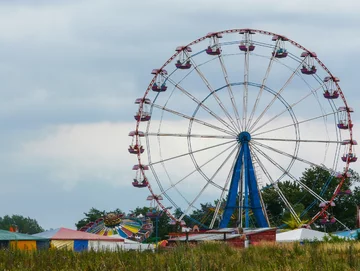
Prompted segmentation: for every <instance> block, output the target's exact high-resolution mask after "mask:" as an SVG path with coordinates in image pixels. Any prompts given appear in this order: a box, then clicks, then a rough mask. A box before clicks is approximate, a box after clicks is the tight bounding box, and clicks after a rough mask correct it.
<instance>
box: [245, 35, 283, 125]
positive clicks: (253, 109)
mask: <svg viewBox="0 0 360 271" xmlns="http://www.w3.org/2000/svg"><path fill="white" fill-rule="evenodd" d="M278 43H279V40H277V41H276V45H275V48H277V44H278ZM274 59H275V56H271V58H270V61H269V65H268V67H267V69H266V73H265V76H264V78H263V80H262V83H261V87H260V90H259V92H258V95H257V97H256V100H255V103H254V107H253V108H252V110H251V113H250V117H249V120H248V122H247V124H246V127H245V130H247V129H248V126H249V125H250V124H251V122H252V119H253V117H254V114H255V111H256V108H257V106H258V104H259V101H260V98H261V95H262V93H263V91H264V87H265V85H266V81H267V79H268V77H269V74H270V71H271V67H272V64H273V63H274Z"/></svg>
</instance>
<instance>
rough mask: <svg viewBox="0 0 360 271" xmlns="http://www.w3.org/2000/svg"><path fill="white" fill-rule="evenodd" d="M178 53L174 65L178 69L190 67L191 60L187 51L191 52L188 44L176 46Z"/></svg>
mask: <svg viewBox="0 0 360 271" xmlns="http://www.w3.org/2000/svg"><path fill="white" fill-rule="evenodd" d="M176 52H178V53H179V59H178V60H177V61H176V63H175V67H176V68H178V69H180V70H187V69H190V68H191V62H190V59H189V56H188V55H187V53H191V52H192V49H191V47H189V46H179V47H177V48H176Z"/></svg>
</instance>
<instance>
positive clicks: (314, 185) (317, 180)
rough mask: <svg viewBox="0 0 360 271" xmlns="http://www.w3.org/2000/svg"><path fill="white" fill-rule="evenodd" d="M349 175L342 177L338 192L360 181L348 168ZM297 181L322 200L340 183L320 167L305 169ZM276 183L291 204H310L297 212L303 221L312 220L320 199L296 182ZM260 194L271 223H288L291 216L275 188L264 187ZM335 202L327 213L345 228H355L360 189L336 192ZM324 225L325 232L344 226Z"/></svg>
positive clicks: (329, 195)
mask: <svg viewBox="0 0 360 271" xmlns="http://www.w3.org/2000/svg"><path fill="white" fill-rule="evenodd" d="M350 174H351V177H350V178H347V179H346V180H345V182H344V184H343V186H342V188H341V191H345V190H348V189H350V188H351V187H353V186H354V185H355V184H356V183H357V182H359V180H360V178H359V174H358V173H356V172H355V171H353V170H350ZM300 181H301V182H303V183H304V184H305V185H306V186H308V187H309V188H310V189H311V190H313V191H314V192H315V193H317V194H318V195H320V196H321V197H322V198H323V199H325V200H328V199H330V198H331V197H332V195H333V193H334V191H335V189H336V187H337V185H338V184H339V179H337V178H335V177H331V174H330V173H329V172H328V171H326V170H324V169H322V168H319V167H311V168H309V169H306V170H305V172H304V173H303V175H302V177H301V178H300ZM278 186H279V189H280V190H281V191H282V192H283V194H284V195H285V197H286V198H287V200H288V201H289V202H290V204H291V205H292V206H296V205H299V204H301V205H302V206H305V208H307V207H309V206H310V207H311V208H309V209H308V210H306V212H302V211H301V212H300V213H301V219H302V220H304V221H306V220H308V219H311V218H312V217H313V216H315V215H316V214H317V212H318V211H319V210H320V208H319V203H320V202H319V201H318V200H316V199H315V198H314V197H313V196H312V195H311V194H310V193H309V192H308V191H306V189H304V188H303V187H302V186H301V185H299V184H298V183H295V182H292V181H285V182H279V183H278ZM324 188H326V189H324ZM262 197H263V199H264V202H266V209H267V211H268V215H269V218H270V220H271V222H272V224H274V225H281V224H282V222H283V221H284V220H285V221H288V222H291V217H289V212H288V211H287V208H286V205H285V204H284V202H283V201H282V200H281V199H280V198H279V196H278V194H277V192H276V190H275V189H274V187H270V188H268V189H264V190H263V191H262ZM334 203H335V205H336V206H335V207H332V208H329V209H328V212H329V213H330V214H332V215H334V216H335V217H336V219H337V220H339V221H341V222H342V223H344V224H345V225H347V226H348V227H350V228H354V227H355V215H356V206H357V205H358V204H359V203H360V189H359V188H358V187H355V188H354V189H353V192H352V194H351V195H338V196H337V197H336V198H335V200H334ZM289 219H290V220H289ZM315 224H316V225H317V226H321V225H320V224H319V222H316V223H315ZM326 227H327V230H328V231H335V230H338V229H343V226H341V225H340V224H339V223H335V224H333V225H327V226H326Z"/></svg>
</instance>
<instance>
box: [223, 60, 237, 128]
mask: <svg viewBox="0 0 360 271" xmlns="http://www.w3.org/2000/svg"><path fill="white" fill-rule="evenodd" d="M219 61H220V65H221V69H222V72H223V75H224V79H225V82H226V85H227V89H228V93H229V96H230V100H231V105H232V108H233V111H234V114H235V117H236V123H237V127H238V129H239V131H240V130H241V128H240V127H241V120H240V115H239V111H238V109H237V105H236V100H235V97H234V94H233V91H232V88H231V84H230V82H229V76H228V73H227V70H226V67H225V62H224V58H223V55H222V54H220V55H219Z"/></svg>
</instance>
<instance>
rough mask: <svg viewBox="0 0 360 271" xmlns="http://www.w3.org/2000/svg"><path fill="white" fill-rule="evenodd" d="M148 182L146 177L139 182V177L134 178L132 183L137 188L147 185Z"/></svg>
mask: <svg viewBox="0 0 360 271" xmlns="http://www.w3.org/2000/svg"><path fill="white" fill-rule="evenodd" d="M148 184H149V182H148V181H147V180H146V179H144V180H143V181H142V182H139V181H138V180H137V179H134V181H133V182H132V185H133V186H134V187H137V188H143V187H147V186H148Z"/></svg>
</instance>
